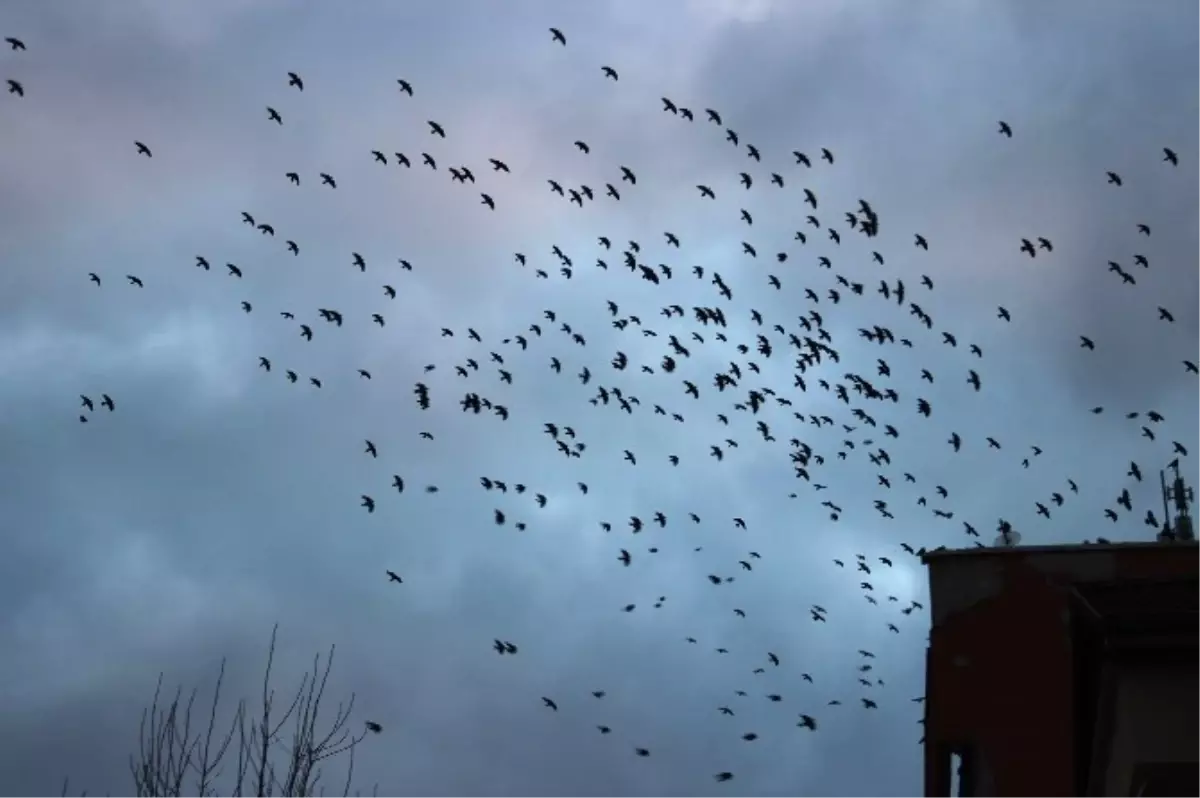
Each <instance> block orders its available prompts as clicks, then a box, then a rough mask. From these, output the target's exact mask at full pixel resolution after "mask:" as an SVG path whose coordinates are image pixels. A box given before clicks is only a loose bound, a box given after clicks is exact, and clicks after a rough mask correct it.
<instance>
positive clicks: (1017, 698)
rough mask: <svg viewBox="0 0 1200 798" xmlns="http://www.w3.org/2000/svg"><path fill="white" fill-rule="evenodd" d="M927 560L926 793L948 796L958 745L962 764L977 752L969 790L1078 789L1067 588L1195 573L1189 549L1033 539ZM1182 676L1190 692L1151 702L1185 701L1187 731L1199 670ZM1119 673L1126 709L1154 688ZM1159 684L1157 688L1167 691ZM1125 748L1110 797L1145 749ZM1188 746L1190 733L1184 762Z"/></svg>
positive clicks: (1045, 792) (1122, 747) (1017, 792)
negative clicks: (1049, 543) (1050, 543)
mask: <svg viewBox="0 0 1200 798" xmlns="http://www.w3.org/2000/svg"><path fill="white" fill-rule="evenodd" d="M928 564H929V568H930V592H931V607H930V611H931V615H932V620H933V624H934V626H933V629H932V631H931V633H930V648H929V652H928V656H927V668H926V724H925V725H926V750H925V785H926V787H925V791H926V795H949V794H950V793H949V790H950V754H951V751H952V750H955V749H956V748H962V750H964V751H965V752H966V754H965V756H966V758H967V760H968V761H970V759H971V754H972V753H973V754H974V760H975V761H974V765H975V766H974V768H973V770H974V771H975V773H976V774H977V775H978V776H979V777H980V779H979V780H978V781H977V782H976V789H975V794H979V795H1047V796H1049V795H1074V794H1076V789H1077V788H1076V784H1077V783H1078V779H1079V778H1081V775H1082V774H1080V773H1079V772H1078V770H1077V768H1076V762H1077V756H1076V687H1077V685H1076V683H1075V682H1076V672H1077V668H1076V662H1075V659H1076V654H1077V652H1076V651H1075V650H1074V646H1075V645H1076V644H1075V643H1074V642H1073V639H1072V631H1073V630H1072V613H1071V609H1070V606H1071V605H1070V599H1069V596H1068V594H1067V592H1066V591H1065V589H1064V587H1063V585H1064V583H1065V584H1070V583H1077V582H1091V581H1104V582H1107V581H1113V580H1123V579H1139V578H1154V577H1169V576H1184V575H1190V576H1193V577H1194V576H1195V574H1196V572H1197V557H1196V547H1195V546H1189V547H1176V546H1164V545H1136V544H1134V545H1125V546H1120V545H1118V546H1112V547H1108V546H1097V547H1078V546H1073V547H1062V548H1053V549H1051V548H1040V549H1039V548H1034V547H1031V548H1030V549H1029V550H1027V551H1022V550H1020V549H1017V550H1011V549H1010V550H1002V551H979V552H969V553H967V552H964V553H961V554H959V553H950V554H946V555H941V556H937V555H935V556H933V557H930V558H929V559H928ZM1079 653H1080V656H1090V654H1087V653H1083V652H1079ZM1190 675H1191V678H1192V686H1191V687H1192V692H1191V693H1190V694H1188V693H1186V692H1185V693H1183V694H1180V693H1178V692H1176V693H1174V694H1172V695H1175V696H1176V698H1174V699H1168V698H1166V697H1165V695H1163V694H1160V693H1155V694H1154V696H1157V698H1153V699H1152V700H1150V703H1151V705H1153V704H1154V702H1155V701H1157V702H1159V703H1162V702H1166V701H1168V700H1173V701H1179V702H1181V703H1186V706H1188V707H1189V711H1190V712H1191V713H1192V723H1193V728H1194V724H1195V707H1196V705H1197V704H1196V701H1195V696H1196V693H1195V689H1196V688H1195V675H1196V674H1195V673H1194V672H1192V673H1191V674H1190ZM1126 676H1127V677H1128V678H1124V679H1119V680H1118V684H1119V685H1121V687H1122V689H1120V690H1118V691H1117V695H1118V696H1121V698H1120V699H1119V700H1120V701H1121V702H1124V703H1121V705H1120V706H1122V707H1124V706H1125V705H1126V704H1128V703H1136V702H1137V701H1139V700H1141V699H1139V698H1138V696H1140V695H1142V694H1143V693H1145V692H1146V691H1147V690H1150V689H1151V687H1148V686H1147V679H1145V678H1142V677H1140V676H1128V675H1126ZM1167 681H1168V680H1165V679H1164V680H1163V681H1162V682H1161V683H1159V684H1158V685H1157V686H1156V687H1155V689H1157V687H1161V688H1162V689H1164V690H1169V689H1172V686H1170V685H1167ZM1175 681H1176V682H1177V681H1178V680H1177V679H1176V680H1175ZM1152 686H1153V685H1152ZM1175 686H1178V685H1175ZM1181 695H1182V696H1183V697H1180V696H1181ZM1188 695H1190V696H1191V698H1188V697H1187V696H1188ZM1148 696H1149V694H1147V697H1148ZM1150 711H1151V710H1146V711H1145V713H1143V714H1148V713H1149V712H1150ZM1140 723H1141V721H1136V724H1140ZM1129 728H1130V729H1137V728H1140V725H1135V726H1132V727H1129ZM1129 733H1130V734H1131V735H1134V736H1136V734H1137V732H1136V731H1130V732H1129ZM1122 739H1124V738H1122ZM1192 739H1193V741H1194V733H1193V738H1192ZM1130 745H1133V744H1132V743H1127V742H1122V743H1120V745H1119V746H1118V747H1117V749H1116V750H1117V751H1118V752H1119V756H1120V764H1117V763H1115V764H1114V767H1115V768H1116V769H1115V770H1113V771H1112V778H1113V779H1116V780H1119V779H1124V780H1125V783H1124V784H1123V785H1122V786H1121V787H1120V788H1119V789H1118V790H1117V791H1116V792H1115V793H1114V792H1111V791H1110V792H1109V793H1108V794H1118V795H1119V794H1126V793H1127V791H1128V781H1129V772H1128V769H1127V768H1128V767H1130V766H1131V765H1127V764H1124V763H1126V762H1128V763H1132V762H1133V761H1135V757H1137V756H1141V755H1142V754H1141V751H1140V749H1138V748H1137V745H1140V743H1139V744H1137V745H1134V747H1133V748H1130V747H1129V746H1130ZM1195 751H1196V748H1195V743H1194V742H1193V743H1192V749H1191V753H1190V757H1191V761H1195ZM1155 761H1161V760H1155ZM1168 761H1169V760H1168ZM1106 778H1107V775H1106Z"/></svg>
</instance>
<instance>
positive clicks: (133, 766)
mask: <svg viewBox="0 0 1200 798" xmlns="http://www.w3.org/2000/svg"><path fill="white" fill-rule="evenodd" d="M278 629H279V627H278V625H276V626H275V628H274V629H272V630H271V645H270V648H269V649H268V652H267V667H266V672H265V673H264V675H263V684H262V699H261V700H262V705H261V711H258V712H255V711H254V709H252V708H251V706H250V705H249V704H248V703H247V701H246V699H241V700H239V701H238V703H237V705H236V707H235V708H234V712H233V717H232V718H231V720H230V722H229V725H228V727H226V726H224V724H221V725H220V726H218V721H217V714H218V712H217V710H218V705H219V704H220V700H221V687H222V683H223V682H224V679H225V660H224V659H222V660H221V668H220V672H219V673H218V675H217V683H216V686H215V687H214V689H213V696H212V702H211V703H210V705H209V707H208V717H207V718H206V719H205V720H204V721H203V728H202V729H193V717H192V710H193V708H194V706H195V702H196V693H197V691H196V690H195V689H193V690H192V692H191V693H190V694H189V695H188V697H187V700H186V701H184V700H183V690H182V688H177V689H176V691H175V696H174V698H172V699H171V701H170V703H167V704H165V705H163V704H161V703H160V701H162V700H165V699H163V698H162V695H161V693H162V681H163V680H162V675H161V674H160V675H159V677H158V685H157V686H156V687H155V690H154V701H153V702H152V703H151V705H150V706H149V707H148V708H147V709H145V710H143V712H142V722H141V730H140V734H139V747H138V753H137V755H136V756H135V755H131V756H130V757H129V767H130V770H131V771H132V773H133V781H134V789H135V792H136V794H137V795H139V796H180V795H198V796H209V795H217V794H221V795H236V796H243V795H257V796H309V795H316V794H318V793H319V792H320V793H323V792H324V790H323V788H322V785H321V778H322V763H323V762H325V760H328V759H330V758H332V757H336V756H339V755H341V754H345V755H346V759H347V761H346V779H345V783H344V785H343V787H342V792H341V794H342V795H343V796H345V795H349V794H350V784H351V779H352V778H353V775H354V749H355V748H357V747H358V744H359V743H361V742H362V741H363V739H364V738H365V737H366V735H367V730H366V728H364V730H363V731H362V732H359V733H354V732H353V731H352V730H351V729H350V728H349V727H348V725H347V724H348V723H349V721H350V712H351V710H352V709H353V707H354V695H353V694H351V696H350V700H349V701H348V702H347V703H346V705H345V706H342V705H341V704H339V705H338V707H337V709H336V711H335V712H334V713H333V716H332V719H331V720H329V721H328V722H327V723H326V724H325V728H324V729H321V730H319V723H318V720H319V716H320V710H321V701H322V699H323V698H324V695H325V684H326V682H327V680H328V679H329V671H330V669H331V668H332V666H333V652H334V647H333V646H330V648H329V655H328V656H327V657H326V659H325V664H324V667H323V668H322V666H321V655H320V654H318V655H316V656H315V657H314V658H313V667H312V670H311V671H309V672H307V673H305V675H304V677H303V678H302V679H301V681H300V686H299V687H298V688H297V690H296V692H295V695H294V696H293V697H292V698H291V700H290V703H288V705H287V707H286V709H285V710H284V711H282V712H279V711H278V708H277V706H276V701H275V691H274V690H273V689H272V688H271V668H272V665H273V664H274V660H275V635H276V633H277V632H278ZM197 725H200V724H197ZM64 791H65V785H64Z"/></svg>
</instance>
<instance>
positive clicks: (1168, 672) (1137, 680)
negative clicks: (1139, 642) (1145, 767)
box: [1103, 665, 1200, 795]
mask: <svg viewBox="0 0 1200 798" xmlns="http://www.w3.org/2000/svg"><path fill="white" fill-rule="evenodd" d="M1114 671H1115V672H1114V674H1113V676H1114V677H1115V682H1116V695H1115V696H1114V701H1115V707H1114V709H1115V712H1114V715H1115V718H1116V722H1115V724H1114V727H1113V738H1112V742H1111V747H1110V749H1109V751H1108V752H1107V753H1108V763H1107V764H1108V766H1107V768H1106V769H1105V770H1104V772H1103V783H1104V794H1105V795H1129V785H1130V782H1131V779H1132V777H1133V769H1134V767H1135V766H1137V765H1138V764H1139V763H1144V762H1153V763H1160V762H1192V763H1194V762H1196V752H1197V749H1198V747H1200V741H1198V740H1197V714H1196V708H1197V706H1200V681H1197V679H1196V675H1197V674H1196V669H1195V668H1194V667H1192V668H1188V667H1187V666H1185V665H1176V666H1153V665H1120V666H1114Z"/></svg>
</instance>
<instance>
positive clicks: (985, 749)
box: [925, 569, 1075, 796]
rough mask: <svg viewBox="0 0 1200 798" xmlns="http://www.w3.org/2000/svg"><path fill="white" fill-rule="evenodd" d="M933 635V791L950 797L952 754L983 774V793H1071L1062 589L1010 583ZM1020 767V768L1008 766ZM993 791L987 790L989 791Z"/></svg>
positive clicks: (929, 785) (1019, 578) (929, 752)
mask: <svg viewBox="0 0 1200 798" xmlns="http://www.w3.org/2000/svg"><path fill="white" fill-rule="evenodd" d="M1004 581H1005V584H1004V585H1003V589H1000V587H997V589H996V590H995V591H994V593H993V594H992V595H991V596H990V597H989V598H987V599H985V600H983V601H981V602H979V603H976V604H974V605H973V606H972V607H971V611H970V612H961V613H958V614H955V615H949V616H947V617H946V618H945V619H944V620H943V622H942V623H941V624H939V625H938V626H935V627H934V629H933V630H932V632H931V635H930V657H929V662H928V668H927V674H926V682H927V684H926V698H925V700H926V703H927V707H926V718H927V719H926V763H925V764H926V773H925V783H926V794H927V795H948V794H949V790H950V782H949V770H950V762H949V752H950V750H951V749H953V748H958V747H959V746H962V748H963V749H964V750H963V755H964V758H965V759H966V760H968V762H969V761H970V760H971V759H972V757H973V758H974V760H975V761H974V770H975V772H976V773H977V774H978V775H979V776H981V777H984V778H983V780H982V781H984V782H988V781H990V782H992V783H991V784H986V783H978V782H977V786H976V790H975V791H976V793H977V794H984V795H986V794H991V795H1047V796H1050V795H1073V794H1074V778H1075V777H1074V758H1073V757H1072V756H1071V751H1072V746H1073V741H1074V731H1075V729H1074V722H1073V708H1074V695H1073V678H1072V671H1073V661H1072V650H1071V639H1070V628H1069V626H1068V624H1067V622H1066V621H1067V620H1068V619H1069V615H1068V613H1067V605H1066V601H1065V597H1064V596H1063V595H1062V593H1061V591H1058V590H1056V589H1054V588H1053V587H1052V586H1051V585H1049V584H1047V582H1046V581H1045V580H1044V579H1042V578H1040V577H1039V576H1038V575H1037V574H1036V573H1035V572H1031V571H1028V570H1026V569H1021V570H1018V571H1015V572H1013V573H1010V574H1008V575H1007V577H1006V578H1005V580H1004ZM1011 763H1020V767H1011V766H1010V764H1011ZM989 787H990V788H991V789H988V788H989Z"/></svg>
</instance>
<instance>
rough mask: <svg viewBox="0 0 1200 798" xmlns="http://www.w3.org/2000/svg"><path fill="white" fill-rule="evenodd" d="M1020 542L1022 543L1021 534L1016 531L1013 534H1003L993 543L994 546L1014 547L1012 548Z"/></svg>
mask: <svg viewBox="0 0 1200 798" xmlns="http://www.w3.org/2000/svg"><path fill="white" fill-rule="evenodd" d="M1020 542H1021V533H1020V532H1018V531H1017V530H1015V529H1014V530H1012V531H1011V532H1001V533H1000V534H999V535H997V536H996V539H995V540H994V541H992V545H993V546H1006V547H1012V546H1015V545H1017V544H1018V543H1020Z"/></svg>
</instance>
